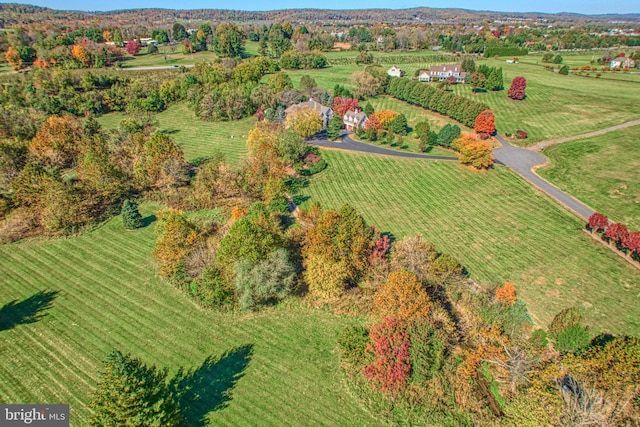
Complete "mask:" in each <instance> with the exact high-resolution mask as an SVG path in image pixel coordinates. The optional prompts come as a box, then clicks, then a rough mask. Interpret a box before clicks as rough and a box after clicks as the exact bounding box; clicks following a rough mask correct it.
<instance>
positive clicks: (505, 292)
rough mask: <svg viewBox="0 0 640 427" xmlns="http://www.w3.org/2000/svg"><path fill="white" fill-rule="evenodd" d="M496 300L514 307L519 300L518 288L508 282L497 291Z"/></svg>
mask: <svg viewBox="0 0 640 427" xmlns="http://www.w3.org/2000/svg"><path fill="white" fill-rule="evenodd" d="M496 299H497V300H498V301H500V302H503V303H505V304H506V305H513V304H514V303H515V302H516V300H517V297H516V287H515V286H514V285H513V283H511V282H507V283H505V284H504V285H502V286H500V287H499V288H498V289H496Z"/></svg>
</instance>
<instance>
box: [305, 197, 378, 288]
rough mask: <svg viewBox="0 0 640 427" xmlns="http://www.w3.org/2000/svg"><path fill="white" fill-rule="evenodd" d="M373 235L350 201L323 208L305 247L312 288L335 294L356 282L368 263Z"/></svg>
mask: <svg viewBox="0 0 640 427" xmlns="http://www.w3.org/2000/svg"><path fill="white" fill-rule="evenodd" d="M372 237H373V232H372V230H371V227H369V226H368V225H367V224H366V222H365V221H364V218H362V216H360V215H359V214H358V213H357V212H356V211H355V210H354V209H353V208H352V207H350V206H349V205H345V206H343V207H342V208H341V209H340V210H339V211H333V210H329V211H326V212H324V213H323V214H322V216H321V217H320V218H319V219H318V221H317V222H316V224H315V225H314V226H313V227H311V228H310V229H309V230H308V231H307V233H306V235H305V239H304V245H303V249H302V256H303V264H304V266H305V280H306V281H307V283H308V284H309V288H310V290H311V291H312V292H314V293H317V294H319V295H323V296H336V295H339V294H341V293H342V291H343V290H344V288H345V287H346V286H347V285H348V284H349V283H351V284H355V283H357V282H358V280H359V279H360V278H361V277H362V275H363V274H364V273H365V272H366V270H367V267H368V265H369V255H370V253H371V244H372V242H371V240H372ZM328 278H330V279H331V280H330V281H328V280H327V279H328Z"/></svg>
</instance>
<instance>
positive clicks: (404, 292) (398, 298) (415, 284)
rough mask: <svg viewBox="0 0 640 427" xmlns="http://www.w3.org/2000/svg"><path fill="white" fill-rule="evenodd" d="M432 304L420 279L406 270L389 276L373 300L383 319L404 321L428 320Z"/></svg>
mask: <svg viewBox="0 0 640 427" xmlns="http://www.w3.org/2000/svg"><path fill="white" fill-rule="evenodd" d="M432 304H433V303H432V302H431V298H430V297H429V295H428V294H427V292H426V291H425V289H424V288H423V287H422V283H420V281H419V280H418V277H417V276H416V275H415V274H413V273H410V272H408V271H406V270H399V271H394V272H392V273H391V274H389V278H388V279H387V282H386V283H384V284H383V285H382V286H381V287H380V288H379V289H378V291H377V292H376V295H375V297H374V299H373V305H374V307H375V308H376V309H377V311H378V313H379V314H380V315H381V316H382V317H393V318H396V319H403V320H414V319H421V318H426V317H427V316H428V315H429V312H430V311H431V307H432Z"/></svg>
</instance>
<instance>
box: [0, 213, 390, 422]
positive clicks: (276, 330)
mask: <svg viewBox="0 0 640 427" xmlns="http://www.w3.org/2000/svg"><path fill="white" fill-rule="evenodd" d="M141 208H142V209H141V210H142V212H141V213H142V214H143V216H146V222H147V224H149V223H150V222H151V221H152V220H153V217H151V215H152V213H153V212H154V211H155V210H156V209H158V208H160V206H158V205H143V206H142V207H141ZM154 241H155V236H154V233H153V224H149V225H147V226H146V227H145V228H142V229H139V230H135V231H125V230H124V229H123V227H122V221H121V219H120V218H119V217H116V218H113V219H112V220H110V221H108V222H107V223H105V224H104V225H102V226H101V227H99V228H98V229H96V230H94V231H91V232H87V233H85V234H83V235H81V236H78V237H69V238H64V239H55V240H27V241H22V242H19V243H12V244H7V245H3V246H0V269H1V271H2V274H1V275H0V289H2V290H3V291H2V295H1V296H0V313H2V314H3V315H6V316H7V318H10V319H12V320H13V321H14V322H13V323H12V324H8V323H6V322H4V321H3V322H0V337H1V339H2V346H0V402H2V403H19V402H22V403H24V402H47V403H56V402H61V403H69V404H70V406H71V425H72V426H84V425H87V421H88V418H89V417H90V415H91V412H90V409H89V408H88V406H87V405H88V403H89V401H90V398H91V393H92V392H93V390H94V388H95V385H96V382H97V381H98V379H99V375H100V371H101V369H102V365H101V361H102V360H103V359H104V356H105V355H106V353H108V352H110V351H112V350H113V349H119V350H121V351H122V352H124V353H126V352H131V353H132V354H133V355H135V356H137V357H140V358H141V359H142V360H143V361H144V362H146V363H155V364H157V365H158V366H159V367H167V368H169V369H170V377H171V376H172V375H174V374H175V373H176V371H177V369H178V368H179V367H183V368H185V369H192V368H193V369H195V370H196V371H195V373H194V375H193V376H192V379H191V383H192V385H193V386H194V387H195V388H194V389H193V390H192V393H194V394H196V395H199V398H198V399H193V400H192V401H190V402H189V404H188V406H187V407H183V409H184V410H185V412H186V414H187V421H188V425H190V426H202V425H205V421H209V422H210V423H211V424H210V425H229V426H231V425H353V424H357V425H379V422H377V421H375V420H374V419H373V418H372V417H371V416H370V415H369V414H368V413H367V412H366V411H365V410H364V409H363V408H362V407H360V406H359V404H358V403H357V402H356V401H355V400H354V399H353V398H352V397H351V396H350V395H349V394H348V392H347V389H346V386H345V385H344V383H343V381H342V377H341V373H340V369H339V363H340V362H339V355H338V349H337V344H336V337H337V335H338V333H339V331H340V330H341V329H342V328H343V327H344V326H345V325H347V324H350V323H354V322H357V321H358V319H355V318H349V317H338V316H335V315H332V314H330V313H328V312H325V311H322V310H314V309H309V308H308V307H306V306H303V305H302V304H300V303H299V302H298V301H296V300H295V298H294V299H293V300H290V301H288V302H287V303H284V304H281V305H280V306H278V307H276V308H273V309H266V310H263V311H261V312H259V313H254V314H220V313H214V312H211V311H206V310H202V309H199V308H198V307H197V306H195V305H194V304H193V303H192V302H191V300H190V299H189V298H188V297H187V296H186V295H184V294H183V293H181V292H180V291H178V290H176V289H175V288H173V287H172V286H171V285H168V284H166V283H164V282H163V281H162V280H160V279H159V278H158V277H157V270H156V268H155V266H154V261H153V257H152V255H151V252H152V250H153V247H154ZM12 301H14V302H13V303H11V302H12ZM30 316H31V317H34V318H29V317H30ZM2 318H3V319H4V318H5V317H4V316H2ZM209 357H211V359H207V358H209Z"/></svg>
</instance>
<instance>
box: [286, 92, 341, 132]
mask: <svg viewBox="0 0 640 427" xmlns="http://www.w3.org/2000/svg"><path fill="white" fill-rule="evenodd" d="M305 107H307V108H311V109H312V110H316V111H317V112H318V113H320V117H322V128H323V129H326V128H327V125H328V124H329V120H331V118H332V117H333V110H332V109H331V108H329V107H327V106H325V105H322V104H320V103H319V102H317V101H315V100H314V99H313V98H309V100H308V101H305V102H301V103H299V104H294V105H291V106H289V107H287V109H286V110H284V112H285V113H286V114H289V113H292V112H294V111H298V110H300V109H301V108H305Z"/></svg>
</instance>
